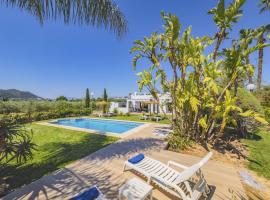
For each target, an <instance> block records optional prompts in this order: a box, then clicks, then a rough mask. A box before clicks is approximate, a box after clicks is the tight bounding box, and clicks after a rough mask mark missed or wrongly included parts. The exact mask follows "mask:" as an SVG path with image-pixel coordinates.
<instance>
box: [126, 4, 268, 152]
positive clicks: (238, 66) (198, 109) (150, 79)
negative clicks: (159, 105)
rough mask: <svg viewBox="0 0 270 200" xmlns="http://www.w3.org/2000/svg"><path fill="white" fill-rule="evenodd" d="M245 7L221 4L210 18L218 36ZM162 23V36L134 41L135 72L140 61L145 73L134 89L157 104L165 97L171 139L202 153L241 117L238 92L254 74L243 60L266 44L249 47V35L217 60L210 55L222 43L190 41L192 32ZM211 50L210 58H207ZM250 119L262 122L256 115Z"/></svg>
mask: <svg viewBox="0 0 270 200" xmlns="http://www.w3.org/2000/svg"><path fill="white" fill-rule="evenodd" d="M244 2H245V1H244V0H235V1H234V2H233V3H232V4H230V5H229V6H228V7H227V8H225V6H224V1H222V0H220V1H219V4H218V6H217V8H216V9H213V10H212V11H211V12H210V13H212V14H214V19H215V22H216V23H217V25H218V27H219V28H220V30H221V32H223V33H226V34H227V32H228V33H229V31H230V30H231V27H232V24H233V23H236V22H237V21H238V20H239V18H240V17H241V15H242V11H241V10H240V8H241V7H242V5H243V4H244ZM162 18H163V21H164V26H163V28H164V31H163V32H162V33H157V32H154V33H153V34H152V35H151V36H150V37H144V39H143V40H136V41H135V42H134V47H132V48H131V53H133V54H135V55H134V59H133V67H134V69H136V68H137V65H138V62H139V60H141V59H145V60H147V62H146V63H149V65H148V67H147V69H144V70H142V71H141V72H139V73H138V76H139V80H138V85H139V89H140V90H143V89H146V90H147V91H148V92H150V93H151V94H152V95H153V97H154V98H155V100H156V101H158V102H159V93H165V92H169V93H170V95H171V99H172V102H170V103H171V106H172V110H173V116H172V119H171V123H172V125H173V128H174V134H173V135H174V137H173V138H174V139H175V137H176V136H177V137H179V138H185V141H186V140H194V141H196V142H198V143H201V144H202V145H203V146H204V147H205V148H206V149H207V148H208V147H207V143H208V142H212V141H215V139H216V138H220V137H222V136H223V133H224V131H225V128H226V127H227V125H228V124H229V123H232V124H234V123H236V120H235V119H234V116H235V114H237V115H238V116H241V117H244V116H243V112H242V110H241V108H239V107H238V105H237V97H236V93H237V88H238V87H239V84H240V86H241V84H243V82H244V81H246V79H247V78H248V76H249V75H250V74H253V73H254V68H253V66H252V65H250V64H248V63H247V62H246V59H247V57H248V56H249V55H250V54H251V53H254V52H255V51H258V50H259V49H260V48H264V47H265V46H266V44H255V45H254V44H253V43H252V39H254V37H255V33H256V32H255V31H249V32H248V33H247V34H246V35H245V37H241V38H240V39H237V40H234V41H232V44H231V46H230V47H227V48H225V49H223V51H221V52H220V53H219V55H220V56H219V57H218V58H217V57H216V56H215V54H217V52H218V49H219V46H220V45H221V43H222V41H223V40H224V38H225V37H223V36H222V37H221V36H218V38H216V39H212V38H210V37H207V36H203V37H193V36H192V28H191V27H188V28H187V29H185V30H181V27H182V26H181V23H180V21H179V19H178V18H177V16H175V15H172V14H165V13H162ZM214 43H215V44H214ZM213 44H214V48H213V49H214V50H213V52H210V53H209V54H206V53H205V52H206V49H207V48H209V47H211V46H212V45H213ZM213 55H214V56H213ZM233 89H234V90H233ZM240 114H241V115H240ZM253 119H254V120H257V121H260V122H262V120H261V118H260V117H259V116H257V115H256V117H255V113H254V114H253Z"/></svg>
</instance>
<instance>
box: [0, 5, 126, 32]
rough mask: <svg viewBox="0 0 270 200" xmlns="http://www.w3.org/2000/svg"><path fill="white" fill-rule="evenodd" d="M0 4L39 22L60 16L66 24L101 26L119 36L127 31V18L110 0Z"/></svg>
mask: <svg viewBox="0 0 270 200" xmlns="http://www.w3.org/2000/svg"><path fill="white" fill-rule="evenodd" d="M0 4H1V5H6V6H7V7H19V8H20V9H22V10H25V11H27V12H28V13H30V14H31V15H34V16H35V17H37V19H38V20H39V21H40V23H41V24H43V23H44V21H46V20H49V19H53V20H56V19H59V18H60V19H63V20H64V22H65V23H66V24H70V23H74V24H80V25H81V24H86V25H92V26H96V27H100V26H103V27H105V29H108V30H111V31H113V32H114V33H115V34H116V35H117V36H119V37H120V36H122V35H123V34H125V33H126V32H127V20H126V19H125V16H124V14H123V13H122V12H121V11H120V10H119V8H118V6H117V5H116V4H115V3H114V2H113V1H111V0H55V1H54V0H0Z"/></svg>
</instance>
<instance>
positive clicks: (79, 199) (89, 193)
mask: <svg viewBox="0 0 270 200" xmlns="http://www.w3.org/2000/svg"><path fill="white" fill-rule="evenodd" d="M98 196H99V191H98V189H97V188H96V187H92V188H90V189H88V190H86V191H85V192H83V193H81V194H79V195H77V196H75V197H72V198H71V199H70V200H94V199H96V198H98Z"/></svg>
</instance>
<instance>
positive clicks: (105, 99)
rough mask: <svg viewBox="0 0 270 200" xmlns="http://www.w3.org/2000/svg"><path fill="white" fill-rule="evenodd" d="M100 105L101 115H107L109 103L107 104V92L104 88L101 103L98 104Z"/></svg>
mask: <svg viewBox="0 0 270 200" xmlns="http://www.w3.org/2000/svg"><path fill="white" fill-rule="evenodd" d="M100 105H102V113H103V114H104V113H107V112H108V110H109V106H110V103H109V102H108V95H107V91H106V88H104V91H103V102H102V103H101V104H100Z"/></svg>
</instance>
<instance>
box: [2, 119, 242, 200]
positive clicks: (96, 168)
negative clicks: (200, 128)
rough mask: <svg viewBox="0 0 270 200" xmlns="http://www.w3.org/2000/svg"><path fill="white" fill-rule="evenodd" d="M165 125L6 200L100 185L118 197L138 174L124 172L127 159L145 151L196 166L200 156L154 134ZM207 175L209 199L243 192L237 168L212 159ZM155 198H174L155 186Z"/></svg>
mask: <svg viewBox="0 0 270 200" xmlns="http://www.w3.org/2000/svg"><path fill="white" fill-rule="evenodd" d="M161 128H166V126H165V125H159V124H149V125H148V126H147V127H145V128H144V129H143V130H138V131H137V133H134V134H132V135H129V136H128V137H125V138H124V139H122V140H120V141H118V142H116V143H114V144H112V145H109V146H107V147H105V148H103V149H100V150H99V151H97V152H95V153H93V154H91V155H89V156H87V157H85V158H83V159H81V160H78V161H76V162H74V163H72V164H70V165H68V166H66V167H65V168H64V169H61V170H58V171H56V172H54V173H52V174H50V175H47V176H44V177H43V178H41V179H39V180H37V181H35V182H33V183H31V184H29V185H26V186H24V187H22V188H20V189H17V190H16V191H14V192H12V193H10V194H9V195H7V196H5V197H4V198H3V199H7V200H10V199H69V198H70V197H72V196H74V195H76V194H78V193H80V192H82V191H83V190H84V189H86V188H88V187H90V186H92V185H97V186H98V187H99V188H100V189H101V191H102V192H103V193H104V194H105V196H106V197H107V198H108V199H117V194H118V188H119V187H120V186H121V185H122V184H123V183H124V182H125V181H126V180H128V179H129V178H131V177H136V175H135V174H134V173H133V172H131V171H126V172H124V173H123V172H122V169H123V163H124V161H125V160H126V159H127V158H129V157H130V156H132V155H134V154H136V153H138V152H143V153H145V154H147V155H149V156H151V157H153V158H155V159H158V160H160V161H162V162H167V161H168V160H174V161H176V162H179V163H182V164H185V165H192V164H193V163H195V162H197V161H198V160H199V159H200V158H198V157H193V156H190V155H184V154H180V153H175V152H171V151H166V150H164V147H165V145H166V144H165V142H164V140H162V139H161V138H158V137H156V136H154V135H153V134H152V132H153V131H154V130H155V129H161ZM203 172H204V174H205V177H206V179H207V181H208V183H209V185H210V186H211V188H212V191H213V192H212V193H213V194H212V196H211V197H210V198H209V199H224V200H225V199H231V198H230V197H231V195H230V193H229V191H228V189H229V188H232V189H233V190H234V191H236V192H239V193H242V194H243V187H242V184H241V182H240V178H239V175H238V172H237V170H236V169H235V168H234V167H232V166H230V165H225V164H223V163H219V162H215V161H210V162H208V163H207V164H206V165H205V167H204V168H203ZM153 197H154V198H153V199H158V200H168V199H174V197H172V196H170V195H169V194H166V193H165V192H164V191H160V190H159V189H158V188H155V189H154V193H153Z"/></svg>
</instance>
